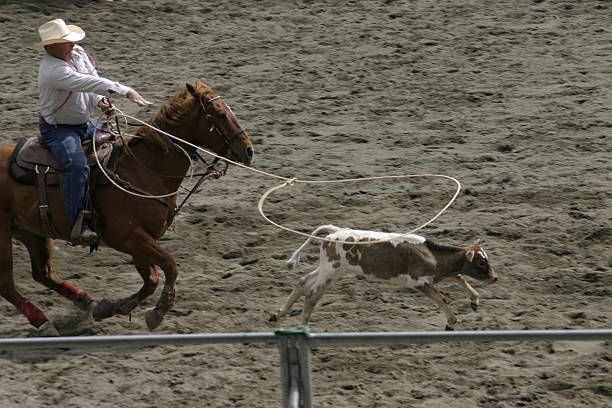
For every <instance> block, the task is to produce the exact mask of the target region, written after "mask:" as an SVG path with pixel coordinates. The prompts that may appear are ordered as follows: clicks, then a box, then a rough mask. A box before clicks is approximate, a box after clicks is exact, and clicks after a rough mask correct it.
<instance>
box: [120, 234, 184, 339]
mask: <svg viewBox="0 0 612 408" xmlns="http://www.w3.org/2000/svg"><path fill="white" fill-rule="evenodd" d="M113 247H114V248H115V249H117V250H119V251H121V252H125V253H127V254H130V255H132V256H133V257H134V259H138V261H139V265H142V267H143V268H145V266H146V267H147V268H148V270H149V273H151V271H154V269H152V265H157V266H159V267H160V268H161V269H162V270H163V271H164V277H165V280H164V288H163V290H162V293H161V296H160V298H159V300H158V302H157V305H156V306H155V307H154V308H150V309H148V310H147V311H146V312H145V319H146V322H147V327H148V328H149V330H154V329H156V328H157V327H158V326H159V325H160V324H161V322H162V320H163V319H164V316H165V315H166V313H168V311H169V310H170V309H172V306H174V299H175V296H176V279H177V277H178V268H177V266H176V262H175V261H174V258H172V256H170V254H168V253H167V252H166V251H164V250H163V249H162V248H161V247H160V246H159V244H158V242H157V241H156V240H155V239H154V238H153V237H152V236H150V235H149V234H148V233H147V232H146V231H144V230H143V229H142V228H135V229H134V230H133V231H132V233H131V234H130V235H129V237H128V239H126V240H125V241H123V242H121V243H120V244H119V245H113ZM139 271H140V269H139ZM155 277H156V279H154V280H153V283H152V284H149V285H148V286H147V285H145V286H146V288H145V286H143V289H141V292H139V293H138V294H135V295H132V296H134V297H136V300H137V301H138V300H142V299H144V297H146V296H148V295H149V294H151V293H152V292H153V291H154V290H155V287H156V286H157V282H158V278H157V274H156V273H155ZM137 295H138V296H137ZM140 296H142V298H141V297H140Z"/></svg>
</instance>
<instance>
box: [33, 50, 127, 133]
mask: <svg viewBox="0 0 612 408" xmlns="http://www.w3.org/2000/svg"><path fill="white" fill-rule="evenodd" d="M38 87H39V90H40V99H39V103H40V115H41V116H42V117H43V118H44V119H45V121H47V123H50V124H52V125H55V124H62V125H78V124H81V123H85V122H87V121H88V120H90V118H91V116H92V111H93V110H94V109H95V108H96V106H97V104H98V102H99V101H100V99H102V98H103V96H110V94H112V93H118V94H119V95H122V96H125V95H127V93H128V92H129V90H130V88H129V87H127V86H125V85H121V84H120V83H119V82H114V81H111V80H109V79H106V78H102V77H99V76H98V73H97V72H96V69H95V67H94V65H93V63H92V61H90V59H89V56H88V55H87V53H86V52H85V50H84V49H83V48H82V47H80V46H78V45H75V46H74V48H73V50H72V59H71V61H70V62H67V61H64V60H61V59H59V58H56V57H54V56H52V55H51V54H48V53H47V54H45V56H44V57H43V59H42V61H41V62H40V69H39V71H38Z"/></svg>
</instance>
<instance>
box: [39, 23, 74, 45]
mask: <svg viewBox="0 0 612 408" xmlns="http://www.w3.org/2000/svg"><path fill="white" fill-rule="evenodd" d="M38 34H39V35H40V39H41V40H42V41H41V42H39V43H36V44H34V47H36V48H40V47H44V46H45V45H49V44H55V43H63V42H77V41H81V40H82V39H83V38H85V31H83V30H82V29H81V28H80V27H77V26H75V25H67V24H66V23H65V22H64V20H62V19H61V18H58V19H55V20H51V21H49V22H48V23H45V24H43V25H41V26H40V27H38Z"/></svg>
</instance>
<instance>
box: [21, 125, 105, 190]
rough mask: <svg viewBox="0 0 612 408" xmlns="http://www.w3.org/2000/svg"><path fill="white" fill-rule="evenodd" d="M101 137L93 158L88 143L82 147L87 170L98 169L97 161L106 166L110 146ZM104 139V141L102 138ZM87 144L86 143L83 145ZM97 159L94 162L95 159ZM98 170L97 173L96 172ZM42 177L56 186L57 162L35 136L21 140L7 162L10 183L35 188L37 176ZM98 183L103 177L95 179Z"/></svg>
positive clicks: (58, 167) (47, 183) (59, 167)
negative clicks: (8, 164) (33, 186)
mask: <svg viewBox="0 0 612 408" xmlns="http://www.w3.org/2000/svg"><path fill="white" fill-rule="evenodd" d="M104 136H105V135H102V137H99V138H97V140H96V155H95V156H94V155H93V152H92V150H93V149H92V148H91V142H89V143H88V144H87V145H84V150H85V153H86V154H87V164H88V165H89V167H90V168H91V169H93V168H96V167H97V166H98V162H100V163H101V164H102V165H103V166H104V168H105V169H106V168H108V167H109V161H110V159H111V156H112V153H113V143H110V142H109V141H108V140H106V141H105V140H104ZM106 139H108V138H106ZM86 143H87V142H86ZM96 157H97V160H96ZM98 171H99V170H98ZM41 173H43V174H45V177H44V180H45V184H46V185H48V186H56V185H58V184H60V183H61V174H62V166H61V165H60V163H59V162H58V161H57V159H56V158H55V156H54V155H53V153H51V150H49V148H48V147H47V145H45V144H44V142H42V141H41V140H40V138H39V137H36V136H33V137H30V138H24V139H21V140H20V141H19V142H18V143H17V146H16V147H15V150H14V151H13V154H12V156H11V160H10V166H9V174H10V176H11V177H12V178H13V180H15V181H17V182H19V183H22V184H28V185H38V183H39V182H40V177H39V174H41ZM96 179H97V180H98V183H100V182H102V183H106V182H107V181H108V180H106V178H105V177H96Z"/></svg>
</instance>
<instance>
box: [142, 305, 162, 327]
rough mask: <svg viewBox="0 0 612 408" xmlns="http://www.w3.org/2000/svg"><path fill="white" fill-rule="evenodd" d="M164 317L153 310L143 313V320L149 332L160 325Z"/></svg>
mask: <svg viewBox="0 0 612 408" xmlns="http://www.w3.org/2000/svg"><path fill="white" fill-rule="evenodd" d="M163 318H164V316H162V314H161V313H159V311H158V310H156V309H155V308H153V307H152V308H149V309H147V310H146V311H145V320H146V322H147V327H148V328H149V330H150V331H153V330H155V329H156V328H157V327H159V325H160V324H161V322H162V320H163Z"/></svg>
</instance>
